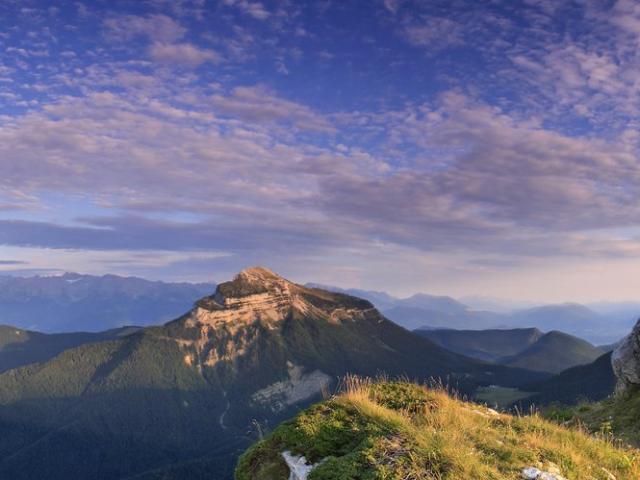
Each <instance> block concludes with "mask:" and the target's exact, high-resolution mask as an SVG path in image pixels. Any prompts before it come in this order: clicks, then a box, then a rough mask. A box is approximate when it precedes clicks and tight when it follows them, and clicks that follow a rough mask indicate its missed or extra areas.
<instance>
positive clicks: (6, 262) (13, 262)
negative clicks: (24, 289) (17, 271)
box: [0, 260, 28, 266]
mask: <svg viewBox="0 0 640 480" xmlns="http://www.w3.org/2000/svg"><path fill="white" fill-rule="evenodd" d="M27 263H28V262H23V261H21V260H0V265H2V266H6V265H26V264H27Z"/></svg>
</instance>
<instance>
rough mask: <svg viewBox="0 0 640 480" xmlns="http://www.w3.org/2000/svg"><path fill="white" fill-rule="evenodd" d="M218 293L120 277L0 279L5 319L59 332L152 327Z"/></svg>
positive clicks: (69, 275)
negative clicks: (139, 326)
mask: <svg viewBox="0 0 640 480" xmlns="http://www.w3.org/2000/svg"><path fill="white" fill-rule="evenodd" d="M214 288H215V285H212V284H190V283H166V282H153V281H149V280H144V279H141V278H136V277H119V276H117V275H104V276H99V277H98V276H93V275H80V274H77V273H66V274H64V275H58V276H46V277H44V276H43V277H40V276H37V277H8V276H0V319H2V321H3V322H4V323H7V324H10V325H15V326H16V327H19V328H24V329H28V330H37V331H40V332H55V333H58V332H76V331H82V332H86V331H90V332H98V331H104V330H109V329H112V328H119V327H121V326H123V325H153V324H159V323H163V322H167V321H169V320H171V319H173V318H176V317H177V316H178V315H181V314H182V313H184V312H185V311H186V310H188V309H189V308H191V307H192V306H193V303H194V302H195V301H196V300H197V299H199V298H201V297H202V296H204V295H207V294H209V293H210V292H211V291H213V289H214Z"/></svg>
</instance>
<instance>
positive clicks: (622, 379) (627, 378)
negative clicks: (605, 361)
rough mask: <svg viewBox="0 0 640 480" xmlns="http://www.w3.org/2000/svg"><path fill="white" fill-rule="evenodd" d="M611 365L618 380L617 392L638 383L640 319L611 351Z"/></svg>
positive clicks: (639, 370) (639, 375) (639, 374)
mask: <svg viewBox="0 0 640 480" xmlns="http://www.w3.org/2000/svg"><path fill="white" fill-rule="evenodd" d="M611 365H612V366H613V372H614V373H615V375H616V378H617V380H618V384H617V386H616V391H617V392H623V391H625V390H626V389H627V388H628V387H629V386H631V385H640V320H638V322H637V323H636V325H635V327H633V330H632V331H631V333H630V334H629V335H627V336H626V337H625V339H624V340H623V341H622V342H621V343H620V344H619V345H618V346H617V347H616V349H615V350H614V351H613V354H612V355H611Z"/></svg>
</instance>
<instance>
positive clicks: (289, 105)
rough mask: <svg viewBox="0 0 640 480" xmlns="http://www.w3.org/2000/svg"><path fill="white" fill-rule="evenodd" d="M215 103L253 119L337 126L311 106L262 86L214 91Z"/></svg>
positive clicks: (322, 129)
mask: <svg viewBox="0 0 640 480" xmlns="http://www.w3.org/2000/svg"><path fill="white" fill-rule="evenodd" d="M211 101H212V103H213V105H214V106H215V107H216V108H217V109H218V110H219V111H220V112H222V113H225V114H230V115H233V116H236V117H238V118H241V119H243V120H248V121H252V122H258V123H263V122H274V121H275V122H287V123H293V124H294V125H296V126H298V127H299V128H301V129H303V130H315V131H319V132H329V133H330V132H333V131H335V128H334V127H332V126H331V125H330V124H329V122H328V121H327V120H326V119H324V118H322V117H321V116H320V115H318V114H317V113H315V112H314V111H313V110H311V109H310V108H309V107H307V106H304V105H301V104H299V103H295V102H292V101H290V100H285V99H283V98H279V97H278V96H277V95H276V94H275V93H274V92H273V91H270V90H269V89H268V88H265V87H262V86H254V87H236V88H234V89H233V91H232V92H231V94H230V95H214V96H213V97H212V98H211Z"/></svg>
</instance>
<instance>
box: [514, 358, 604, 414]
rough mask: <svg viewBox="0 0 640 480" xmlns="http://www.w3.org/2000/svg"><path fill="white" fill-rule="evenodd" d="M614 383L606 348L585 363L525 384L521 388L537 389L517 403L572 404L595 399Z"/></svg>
mask: <svg viewBox="0 0 640 480" xmlns="http://www.w3.org/2000/svg"><path fill="white" fill-rule="evenodd" d="M615 384H616V378H615V375H614V374H613V369H612V368H611V352H609V353H605V354H604V355H601V356H600V357H598V358H597V359H596V360H595V361H593V362H591V363H589V364H587V365H579V366H577V367H572V368H569V369H567V370H565V371H563V372H561V373H559V374H558V375H555V376H553V377H551V378H549V379H545V380H541V381H539V382H535V383H532V384H530V385H526V386H524V387H523V390H526V391H531V392H537V393H536V394H534V395H532V396H531V397H528V398H526V399H525V400H523V401H521V402H519V403H522V404H523V405H524V406H525V408H526V407H528V406H529V405H546V404H549V403H554V402H559V403H562V404H565V405H572V404H575V403H578V402H581V401H597V400H602V399H603V398H606V397H608V396H609V395H611V394H612V393H613V390H614V388H615Z"/></svg>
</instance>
